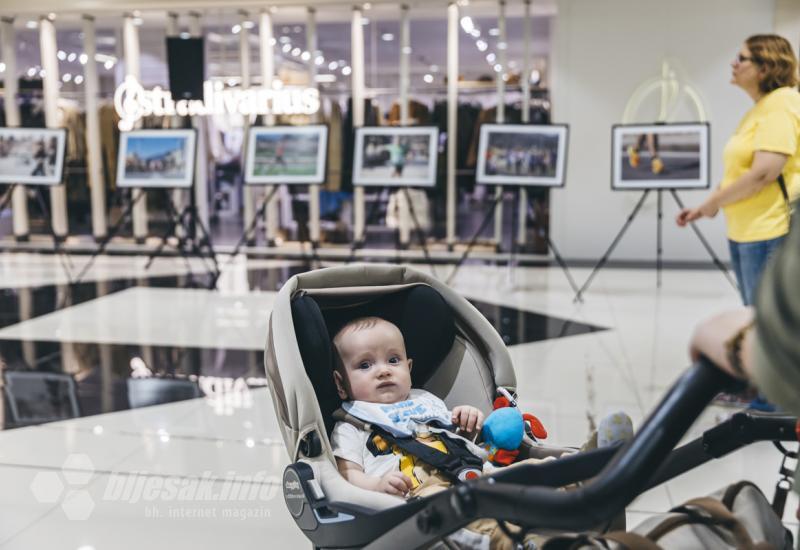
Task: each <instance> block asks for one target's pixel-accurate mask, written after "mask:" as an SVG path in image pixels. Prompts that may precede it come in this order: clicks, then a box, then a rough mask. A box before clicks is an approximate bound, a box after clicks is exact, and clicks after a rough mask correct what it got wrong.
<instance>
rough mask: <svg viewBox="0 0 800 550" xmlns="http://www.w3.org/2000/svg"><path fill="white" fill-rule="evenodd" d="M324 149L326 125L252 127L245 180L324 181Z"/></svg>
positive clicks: (326, 141)
mask: <svg viewBox="0 0 800 550" xmlns="http://www.w3.org/2000/svg"><path fill="white" fill-rule="evenodd" d="M327 150H328V127H327V126H324V125H315V126H271V127H252V128H250V135H249V137H248V140H247V156H246V159H247V160H246V164H245V172H244V180H245V183H248V184H256V185H258V184H281V183H300V184H318V183H324V181H325V161H326V153H327Z"/></svg>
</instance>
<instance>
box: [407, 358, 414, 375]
mask: <svg viewBox="0 0 800 550" xmlns="http://www.w3.org/2000/svg"><path fill="white" fill-rule="evenodd" d="M413 363H414V360H413V359H410V358H409V359H408V371H409V372H411V365H412V364H413Z"/></svg>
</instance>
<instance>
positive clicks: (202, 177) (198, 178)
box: [189, 11, 211, 238]
mask: <svg viewBox="0 0 800 550" xmlns="http://www.w3.org/2000/svg"><path fill="white" fill-rule="evenodd" d="M201 17H202V16H201V15H200V13H198V12H196V11H193V12H190V13H189V32H190V34H191V35H192V36H193V37H195V38H201V37H202V36H203V28H202V24H201V23H202V20H201ZM192 126H193V127H194V128H195V130H196V131H197V155H196V156H195V170H194V204H195V209H196V212H197V219H198V220H199V221H200V223H202V224H203V226H205V228H206V229H208V230H209V232H210V231H211V217H210V215H209V212H208V164H209V162H208V136H207V132H208V126H207V125H206V119H205V118H204V117H202V116H195V117H193V119H192ZM202 235H203V232H202V230H201V229H200V228H199V227H195V235H194V237H196V238H199V237H202Z"/></svg>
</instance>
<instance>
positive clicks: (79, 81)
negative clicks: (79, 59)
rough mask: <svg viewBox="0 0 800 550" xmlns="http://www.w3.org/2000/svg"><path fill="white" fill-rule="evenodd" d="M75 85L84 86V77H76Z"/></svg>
mask: <svg viewBox="0 0 800 550" xmlns="http://www.w3.org/2000/svg"><path fill="white" fill-rule="evenodd" d="M75 84H83V76H82V75H78V76H76V77H75Z"/></svg>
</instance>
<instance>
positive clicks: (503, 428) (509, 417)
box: [482, 407, 525, 451]
mask: <svg viewBox="0 0 800 550" xmlns="http://www.w3.org/2000/svg"><path fill="white" fill-rule="evenodd" d="M524 433H525V423H524V421H523V420H522V413H520V412H519V409H517V408H516V407H503V408H501V409H496V410H494V411H492V413H491V414H490V415H489V416H487V417H486V420H485V421H484V422H483V431H482V434H483V442H484V444H486V445H488V446H490V447H495V448H497V449H505V450H507V451H512V450H514V449H517V448H518V447H519V446H520V444H521V443H522V436H523V435H524Z"/></svg>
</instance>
